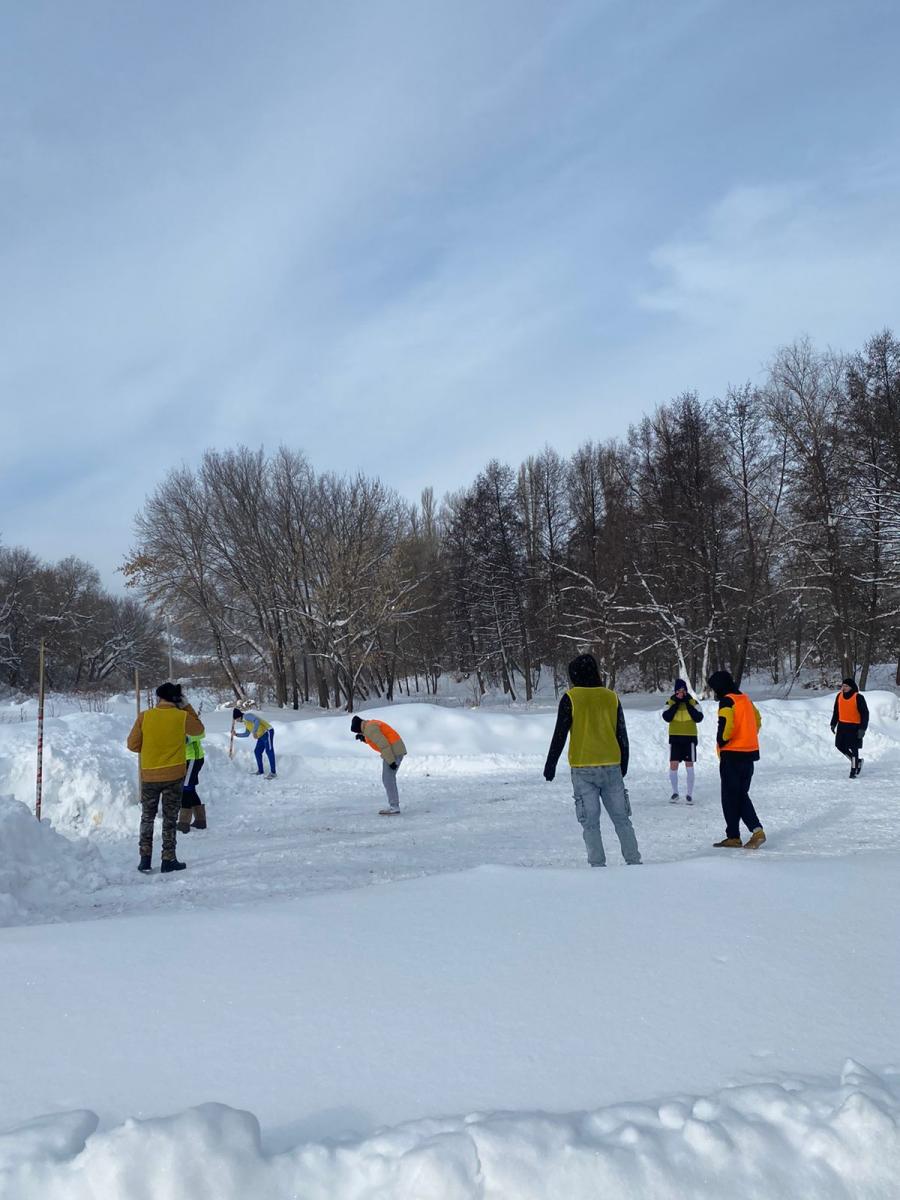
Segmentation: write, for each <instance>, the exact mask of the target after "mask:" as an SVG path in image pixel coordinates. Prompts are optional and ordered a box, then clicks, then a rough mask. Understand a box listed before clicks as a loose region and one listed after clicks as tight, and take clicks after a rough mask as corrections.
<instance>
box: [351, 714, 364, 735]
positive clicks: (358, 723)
mask: <svg viewBox="0 0 900 1200" xmlns="http://www.w3.org/2000/svg"><path fill="white" fill-rule="evenodd" d="M361 730H362V717H354V718H353V720H352V721H351V722H350V732H351V733H359V732H360V731H361Z"/></svg>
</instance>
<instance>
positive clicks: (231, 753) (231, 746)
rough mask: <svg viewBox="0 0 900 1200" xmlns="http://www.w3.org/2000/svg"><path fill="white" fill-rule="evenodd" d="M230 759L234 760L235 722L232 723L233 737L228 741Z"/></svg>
mask: <svg viewBox="0 0 900 1200" xmlns="http://www.w3.org/2000/svg"><path fill="white" fill-rule="evenodd" d="M228 757H229V758H234V721H232V722H231V737H230V738H229V739H228Z"/></svg>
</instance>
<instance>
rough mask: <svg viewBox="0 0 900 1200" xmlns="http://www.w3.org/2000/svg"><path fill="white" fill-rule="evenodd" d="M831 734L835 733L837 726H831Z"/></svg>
mask: <svg viewBox="0 0 900 1200" xmlns="http://www.w3.org/2000/svg"><path fill="white" fill-rule="evenodd" d="M831 732H832V733H837V725H832V727H831Z"/></svg>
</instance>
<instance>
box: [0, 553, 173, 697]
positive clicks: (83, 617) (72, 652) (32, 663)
mask: <svg viewBox="0 0 900 1200" xmlns="http://www.w3.org/2000/svg"><path fill="white" fill-rule="evenodd" d="M41 641H43V642H44V644H45V647H46V682H47V686H48V687H49V688H51V689H53V690H56V691H78V690H80V689H85V690H89V689H93V688H97V687H101V686H102V687H110V686H114V687H120V686H125V687H127V686H129V685H130V684H131V682H132V680H133V677H134V670H135V668H138V669H139V670H142V671H143V670H146V671H152V672H157V673H158V672H160V671H161V670H162V668H163V666H164V665H165V654H164V653H163V647H162V637H161V631H160V621H159V618H158V617H157V616H155V615H154V614H153V613H152V612H150V611H149V610H148V609H147V607H146V606H145V605H144V604H142V603H141V602H140V601H138V600H136V599H135V598H133V597H130V596H124V597H123V596H114V595H111V594H110V593H109V592H108V591H107V590H106V589H105V588H103V587H102V586H101V583H100V576H99V575H98V573H97V571H96V570H95V568H94V567H92V566H91V565H90V564H89V563H86V562H83V561H82V560H81V559H78V558H73V557H69V558H64V559H63V560H62V561H61V562H58V563H46V562H42V561H41V560H40V559H39V558H37V556H36V555H34V554H32V553H31V551H30V550H26V549H25V548H23V547H21V546H12V547H6V546H0V682H2V683H4V684H5V685H6V686H8V687H10V688H12V689H14V690H16V691H23V692H33V691H34V690H35V688H36V687H37V683H38V662H39V654H40V645H41Z"/></svg>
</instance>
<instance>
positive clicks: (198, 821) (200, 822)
mask: <svg viewBox="0 0 900 1200" xmlns="http://www.w3.org/2000/svg"><path fill="white" fill-rule="evenodd" d="M191 828H192V829H205V828H206V805H205V804H197V805H195V806H194V824H193V825H192V826H191Z"/></svg>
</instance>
